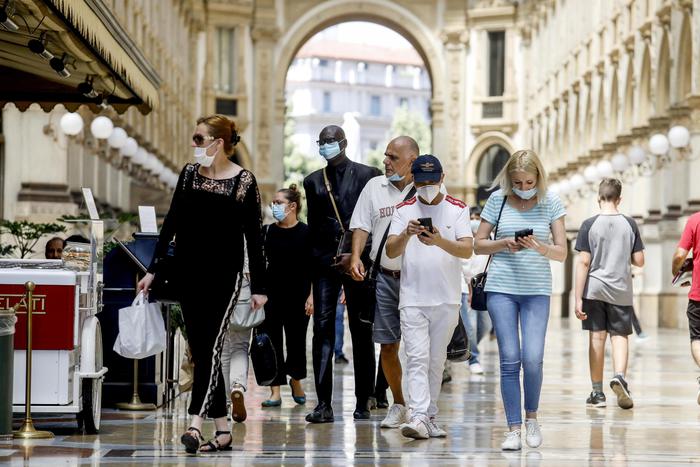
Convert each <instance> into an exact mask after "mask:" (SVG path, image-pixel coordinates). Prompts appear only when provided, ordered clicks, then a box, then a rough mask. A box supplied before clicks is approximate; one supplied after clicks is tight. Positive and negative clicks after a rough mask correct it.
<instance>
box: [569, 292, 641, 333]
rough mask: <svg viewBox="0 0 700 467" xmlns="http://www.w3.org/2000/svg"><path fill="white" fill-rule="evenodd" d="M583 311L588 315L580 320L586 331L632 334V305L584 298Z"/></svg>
mask: <svg viewBox="0 0 700 467" xmlns="http://www.w3.org/2000/svg"><path fill="white" fill-rule="evenodd" d="M583 312H584V313H586V315H588V318H586V319H584V320H583V321H582V322H581V323H582V326H583V329H585V330H586V331H607V332H608V333H609V334H610V335H612V336H629V335H630V334H632V314H634V307H631V306H620V305H613V304H612V303H607V302H601V301H600V300H588V299H586V298H584V299H583Z"/></svg>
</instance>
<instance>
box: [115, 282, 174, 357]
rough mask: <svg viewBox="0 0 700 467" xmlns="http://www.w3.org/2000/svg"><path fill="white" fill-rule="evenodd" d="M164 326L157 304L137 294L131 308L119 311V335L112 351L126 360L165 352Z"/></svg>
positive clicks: (141, 294)
mask: <svg viewBox="0 0 700 467" xmlns="http://www.w3.org/2000/svg"><path fill="white" fill-rule="evenodd" d="M165 340H166V337H165V324H164V323H163V315H162V314H161V313H160V305H159V304H158V303H148V300H146V298H145V297H144V295H143V293H139V294H138V295H137V296H136V298H135V299H134V302H133V303H132V304H131V306H129V307H126V308H121V309H120V310H119V335H118V336H117V340H116V341H115V342H114V351H115V352H116V353H118V354H119V355H121V356H122V357H126V358H136V359H140V358H145V357H150V356H151V355H156V354H158V353H160V352H162V351H164V350H165Z"/></svg>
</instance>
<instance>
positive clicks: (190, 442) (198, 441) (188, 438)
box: [180, 426, 204, 454]
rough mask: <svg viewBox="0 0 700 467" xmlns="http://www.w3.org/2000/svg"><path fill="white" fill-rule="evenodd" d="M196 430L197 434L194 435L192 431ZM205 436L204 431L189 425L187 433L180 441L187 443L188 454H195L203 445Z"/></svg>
mask: <svg viewBox="0 0 700 467" xmlns="http://www.w3.org/2000/svg"><path fill="white" fill-rule="evenodd" d="M192 431H195V432H197V433H196V436H194V435H192V434H191V433H190V432H192ZM202 441H204V438H203V437H202V432H201V431H199V429H198V428H195V427H193V426H191V427H189V428H188V429H187V431H186V432H185V433H183V435H182V436H181V437H180V442H181V443H182V444H184V445H185V451H186V452H187V453H188V454H195V453H196V452H197V450H198V449H199V447H200V446H201V445H202Z"/></svg>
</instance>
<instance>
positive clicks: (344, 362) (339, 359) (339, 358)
mask: <svg viewBox="0 0 700 467" xmlns="http://www.w3.org/2000/svg"><path fill="white" fill-rule="evenodd" d="M335 363H336V364H341V365H347V364H348V363H350V361H349V360H348V359H347V358H345V355H342V354H341V355H338V356H337V357H335Z"/></svg>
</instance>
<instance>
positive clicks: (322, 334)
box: [304, 125, 381, 423]
mask: <svg viewBox="0 0 700 467" xmlns="http://www.w3.org/2000/svg"><path fill="white" fill-rule="evenodd" d="M318 145H319V154H320V155H321V156H322V157H324V158H325V159H326V160H327V161H328V165H327V166H326V167H325V168H324V169H321V170H317V171H316V172H313V173H312V174H310V175H309V176H308V177H306V178H305V179H304V190H305V191H306V201H307V205H308V223H309V229H310V232H311V241H312V245H313V246H312V255H313V263H314V264H313V269H314V277H313V296H314V315H313V316H314V337H313V345H312V355H313V362H314V377H315V380H316V395H317V397H318V405H317V406H316V408H315V409H314V411H313V412H311V413H310V414H308V415H307V416H306V421H307V422H311V423H328V422H332V421H333V420H334V419H333V409H332V408H331V399H332V396H333V348H334V344H335V313H336V302H337V301H338V294H339V292H340V288H341V287H343V288H344V289H345V298H346V302H347V309H348V321H349V324H350V334H351V336H352V352H353V366H354V371H355V397H356V398H357V403H356V407H355V412H354V413H353V417H354V418H355V419H356V420H367V419H369V417H370V413H369V407H368V400H369V398H370V397H371V396H372V394H373V392H374V368H375V359H374V343H373V342H372V326H371V325H370V324H367V323H364V322H362V321H360V320H359V314H360V310H362V309H363V308H366V307H367V306H368V303H367V294H366V292H365V291H364V290H363V288H362V284H361V283H358V282H356V281H354V280H353V279H352V277H350V275H348V274H346V273H345V272H341V271H342V270H343V268H342V267H333V266H332V264H333V263H334V257H335V255H336V252H337V247H338V239H339V238H340V237H341V235H342V232H343V230H345V231H348V232H349V227H350V218H351V217H352V212H353V210H354V209H355V204H356V203H357V199H358V198H359V196H360V193H361V192H362V189H363V188H364V187H365V185H366V184H367V182H368V181H369V180H370V179H371V178H373V177H376V176H378V175H381V172H380V171H379V169H376V168H374V167H369V166H366V165H363V164H359V163H356V162H353V161H351V160H350V159H348V157H347V156H346V155H345V148H346V147H347V141H346V140H345V133H344V132H343V129H342V128H340V127H338V126H335V125H330V126H327V127H325V128H324V129H323V130H322V131H321V134H320V135H319V137H318ZM324 172H325V175H326V177H327V180H328V183H329V184H330V191H331V193H332V196H333V199H334V201H335V205H336V207H337V210H338V215H339V216H340V219H338V216H337V215H336V212H335V209H334V207H333V203H332V202H331V199H330V195H329V190H328V188H327V186H326V181H325V180H326V177H324ZM339 220H340V222H339ZM341 224H342V226H341ZM348 252H349V251H348ZM343 265H344V266H345V267H344V271H349V266H350V255H347V256H346V257H344V258H343Z"/></svg>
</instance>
